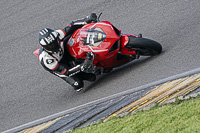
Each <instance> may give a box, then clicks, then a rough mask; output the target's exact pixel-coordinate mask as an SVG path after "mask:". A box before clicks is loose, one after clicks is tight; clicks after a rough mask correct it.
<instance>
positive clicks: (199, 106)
mask: <svg viewBox="0 0 200 133" xmlns="http://www.w3.org/2000/svg"><path fill="white" fill-rule="evenodd" d="M116 132H117V133H118V132H120V133H176V132H178V133H179V132H180V133H200V99H199V98H198V99H197V98H196V99H191V100H189V101H183V102H181V103H180V104H178V105H176V104H173V105H172V104H168V105H164V106H162V107H153V108H151V109H150V110H146V111H139V112H137V113H136V114H135V115H126V116H124V117H122V118H120V117H114V118H112V119H110V120H109V121H107V122H105V123H102V122H99V123H98V124H93V125H91V126H88V127H86V128H82V129H75V130H73V131H72V133H116Z"/></svg>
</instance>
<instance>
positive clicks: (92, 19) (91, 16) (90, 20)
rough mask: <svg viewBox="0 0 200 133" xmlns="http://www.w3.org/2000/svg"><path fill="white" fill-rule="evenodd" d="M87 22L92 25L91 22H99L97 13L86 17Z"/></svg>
mask: <svg viewBox="0 0 200 133" xmlns="http://www.w3.org/2000/svg"><path fill="white" fill-rule="evenodd" d="M86 22H87V23H91V22H97V15H96V13H91V14H90V16H87V17H86Z"/></svg>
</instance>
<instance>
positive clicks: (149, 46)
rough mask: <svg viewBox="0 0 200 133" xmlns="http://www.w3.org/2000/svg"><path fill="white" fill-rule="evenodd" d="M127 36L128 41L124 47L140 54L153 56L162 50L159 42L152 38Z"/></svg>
mask: <svg viewBox="0 0 200 133" xmlns="http://www.w3.org/2000/svg"><path fill="white" fill-rule="evenodd" d="M128 38H129V42H128V44H127V45H126V47H127V48H129V49H133V50H135V51H136V52H139V54H140V55H142V56H154V55H158V54H160V53H161V52H162V46H161V44H160V43H158V42H156V41H154V40H150V39H147V38H138V37H130V36H129V37H128Z"/></svg>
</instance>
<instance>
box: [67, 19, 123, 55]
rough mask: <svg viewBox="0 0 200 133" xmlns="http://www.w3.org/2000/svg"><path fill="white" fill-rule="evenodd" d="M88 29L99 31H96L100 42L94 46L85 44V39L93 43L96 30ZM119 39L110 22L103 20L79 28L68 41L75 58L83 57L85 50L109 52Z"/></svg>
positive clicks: (103, 53) (98, 52) (97, 52)
mask: <svg viewBox="0 0 200 133" xmlns="http://www.w3.org/2000/svg"><path fill="white" fill-rule="evenodd" d="M88 30H94V31H97V32H99V33H96V34H97V36H98V38H97V41H98V43H96V44H95V45H93V46H89V45H84V44H85V43H84V41H88V43H91V42H89V41H90V40H91V39H92V37H93V36H94V34H93V33H94V32H92V31H91V32H90V31H88ZM88 33H89V34H90V35H89V34H88ZM102 38H105V39H102ZM98 39H99V40H98ZM119 39H120V37H119V36H117V34H116V33H115V31H114V29H113V26H112V24H111V23H110V22H108V21H101V22H97V23H91V24H87V25H85V26H83V27H82V28H81V29H78V30H77V31H76V32H75V33H74V34H73V35H72V37H71V39H70V40H69V42H68V44H69V45H68V50H69V52H70V53H71V55H72V56H73V57H75V58H81V57H82V56H83V55H85V52H93V53H96V54H99V55H101V56H103V55H106V54H107V53H108V52H109V49H110V48H111V47H112V44H114V43H115V42H116V41H117V40H119ZM83 40H84V41H83Z"/></svg>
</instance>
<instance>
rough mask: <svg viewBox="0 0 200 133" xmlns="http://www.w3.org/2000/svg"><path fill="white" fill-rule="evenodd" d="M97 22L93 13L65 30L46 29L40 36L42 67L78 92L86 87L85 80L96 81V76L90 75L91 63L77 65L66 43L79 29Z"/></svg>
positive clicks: (87, 61) (85, 62) (86, 61)
mask: <svg viewBox="0 0 200 133" xmlns="http://www.w3.org/2000/svg"><path fill="white" fill-rule="evenodd" d="M96 21H97V16H96V14H95V13H92V14H91V15H90V16H87V17H85V18H83V19H79V20H76V21H72V22H71V23H70V24H68V25H67V26H66V27H65V28H64V29H59V30H52V29H49V28H44V29H42V30H40V31H39V34H38V39H39V43H40V45H41V47H40V49H39V60H40V63H41V65H42V66H43V67H44V69H45V70H47V71H49V72H50V73H52V74H54V75H56V76H58V77H60V78H61V79H63V80H65V81H66V82H67V83H69V84H70V85H71V86H72V87H74V89H75V90H76V91H80V90H81V89H82V87H83V86H84V83H83V80H88V81H94V80H95V79H96V75H95V74H92V73H90V70H91V69H90V68H91V67H92V66H91V65H92V63H91V61H90V60H85V61H84V63H81V64H78V63H76V61H75V60H74V58H73V57H72V56H71V55H70V54H69V52H68V51H67V46H66V44H65V43H66V42H67V40H68V39H69V38H70V37H71V35H72V34H73V33H74V32H75V31H76V30H77V29H79V28H81V27H82V26H84V25H85V24H88V23H91V22H96ZM86 72H87V73H86Z"/></svg>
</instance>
